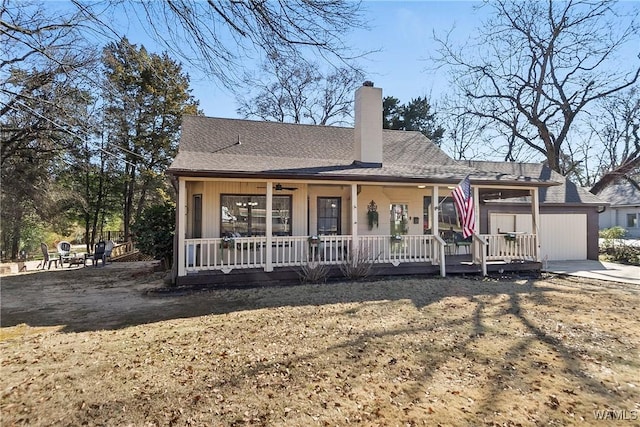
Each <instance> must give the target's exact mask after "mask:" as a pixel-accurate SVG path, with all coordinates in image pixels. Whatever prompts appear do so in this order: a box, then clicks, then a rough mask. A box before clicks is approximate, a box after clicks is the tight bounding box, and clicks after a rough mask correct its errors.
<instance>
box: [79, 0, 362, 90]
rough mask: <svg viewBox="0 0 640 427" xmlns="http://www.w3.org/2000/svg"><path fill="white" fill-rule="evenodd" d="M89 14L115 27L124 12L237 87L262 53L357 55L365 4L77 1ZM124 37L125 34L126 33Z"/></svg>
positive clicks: (338, 0) (333, 0) (166, 45)
mask: <svg viewBox="0 0 640 427" xmlns="http://www.w3.org/2000/svg"><path fill="white" fill-rule="evenodd" d="M75 3H76V4H77V6H78V8H79V9H80V10H82V11H83V12H84V13H85V14H86V16H88V17H90V18H91V19H93V20H95V21H96V22H98V23H99V24H100V25H102V26H107V27H110V29H111V30H112V32H114V33H118V32H119V30H118V29H117V28H113V27H111V26H110V24H109V22H108V18H106V17H105V16H106V14H107V13H108V12H109V13H112V12H113V11H114V10H124V11H126V13H127V15H128V16H133V17H137V18H138V20H139V21H140V22H141V23H142V27H143V28H145V29H146V30H147V32H148V34H149V35H150V36H151V37H152V38H153V39H154V40H155V41H156V42H158V43H159V44H160V45H161V46H162V47H163V49H166V50H167V51H168V52H169V53H170V54H171V55H172V56H173V57H175V58H179V59H181V60H182V61H185V62H187V63H189V64H191V65H193V66H195V67H198V68H199V69H200V70H202V71H204V72H205V73H207V74H209V75H212V76H213V77H214V78H215V79H216V81H217V82H220V83H222V84H224V85H226V86H227V87H233V84H234V83H237V81H238V78H241V77H242V68H243V67H242V65H243V64H242V62H243V60H244V59H245V58H247V57H255V56H256V54H257V55H259V56H263V57H273V56H276V57H277V56H291V55H292V54H298V53H300V52H302V51H307V52H309V51H311V52H314V53H315V54H317V55H319V56H323V57H326V58H328V59H334V60H337V61H338V62H341V61H343V60H346V59H349V58H353V57H355V56H357V55H356V54H354V53H352V51H351V48H350V47H349V46H347V45H346V44H345V43H344V40H346V38H345V37H344V35H345V33H347V32H349V31H351V30H352V29H353V28H357V27H364V23H363V22H362V21H361V20H360V15H359V10H360V4H359V2H353V1H348V0H275V1H264V0H247V1H236V0H216V1H213V0H209V1H201V0H171V1H157V0H141V1H139V2H130V1H123V0H106V3H105V2H98V3H95V4H94V3H88V4H87V3H84V2H79V1H75ZM120 36H122V34H120Z"/></svg>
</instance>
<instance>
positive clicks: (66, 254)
mask: <svg viewBox="0 0 640 427" xmlns="http://www.w3.org/2000/svg"><path fill="white" fill-rule="evenodd" d="M57 249H58V255H59V256H60V266H61V267H62V266H63V265H64V263H65V262H67V263H68V262H69V260H70V259H71V258H72V257H71V243H69V242H67V241H64V240H63V241H62V242H60V243H58V247H57Z"/></svg>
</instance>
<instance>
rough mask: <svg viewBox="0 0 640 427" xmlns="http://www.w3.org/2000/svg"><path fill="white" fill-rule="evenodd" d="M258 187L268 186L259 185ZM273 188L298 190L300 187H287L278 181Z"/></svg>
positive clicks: (277, 189)
mask: <svg viewBox="0 0 640 427" xmlns="http://www.w3.org/2000/svg"><path fill="white" fill-rule="evenodd" d="M258 188H267V187H258ZM273 189H274V190H276V191H282V190H289V191H293V190H297V189H298V187H285V186H283V185H282V184H280V183H278V184H276V185H274V186H273Z"/></svg>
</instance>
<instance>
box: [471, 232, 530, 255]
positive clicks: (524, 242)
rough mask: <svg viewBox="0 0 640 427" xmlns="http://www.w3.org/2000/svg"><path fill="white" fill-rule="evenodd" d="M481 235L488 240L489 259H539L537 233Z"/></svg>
mask: <svg viewBox="0 0 640 427" xmlns="http://www.w3.org/2000/svg"><path fill="white" fill-rule="evenodd" d="M481 237H482V238H483V239H484V240H485V241H486V242H487V248H488V249H487V261H506V262H509V261H512V260H525V261H535V260H536V259H537V253H538V250H537V249H538V245H537V239H536V235H535V234H524V233H507V234H483V235H482V236H481Z"/></svg>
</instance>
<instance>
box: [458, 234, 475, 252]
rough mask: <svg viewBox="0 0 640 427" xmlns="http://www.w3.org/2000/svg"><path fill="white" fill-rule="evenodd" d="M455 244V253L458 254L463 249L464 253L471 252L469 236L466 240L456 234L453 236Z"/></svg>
mask: <svg viewBox="0 0 640 427" xmlns="http://www.w3.org/2000/svg"><path fill="white" fill-rule="evenodd" d="M454 237H455V239H454V240H455V242H456V253H458V252H459V251H460V248H464V250H465V253H467V254H468V253H470V251H471V249H470V248H471V236H469V237H467V238H466V239H465V238H464V237H462V234H461V233H456V234H455V236H454Z"/></svg>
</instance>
